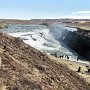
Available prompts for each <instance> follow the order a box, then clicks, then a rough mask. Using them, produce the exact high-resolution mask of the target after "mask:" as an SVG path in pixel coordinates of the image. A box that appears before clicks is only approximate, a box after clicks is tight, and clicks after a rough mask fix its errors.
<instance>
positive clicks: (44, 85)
mask: <svg viewBox="0 0 90 90" xmlns="http://www.w3.org/2000/svg"><path fill="white" fill-rule="evenodd" d="M0 63H1V64H0V90H90V83H88V82H86V81H85V80H84V79H83V78H82V77H80V75H79V74H78V73H76V72H75V71H72V70H71V69H69V68H68V67H67V66H66V65H63V64H61V63H58V62H56V61H54V60H52V59H50V58H48V57H47V56H46V55H45V54H43V53H41V52H40V51H38V50H36V49H34V48H32V47H31V46H29V45H26V44H25V43H23V41H22V40H21V39H19V38H13V37H11V36H8V35H6V34H3V33H0Z"/></svg>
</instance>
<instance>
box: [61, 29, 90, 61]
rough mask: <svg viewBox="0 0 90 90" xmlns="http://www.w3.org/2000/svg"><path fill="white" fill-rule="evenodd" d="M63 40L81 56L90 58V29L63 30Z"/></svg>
mask: <svg viewBox="0 0 90 90" xmlns="http://www.w3.org/2000/svg"><path fill="white" fill-rule="evenodd" d="M63 32H64V33H63V34H62V37H64V38H62V41H63V42H65V44H66V45H68V46H69V47H70V48H72V49H73V50H75V51H76V52H77V53H78V54H80V55H81V56H83V57H85V58H87V60H90V31H88V30H83V29H80V28H77V31H73V32H72V31H67V30H66V31H63Z"/></svg>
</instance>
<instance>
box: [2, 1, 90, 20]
mask: <svg viewBox="0 0 90 90" xmlns="http://www.w3.org/2000/svg"><path fill="white" fill-rule="evenodd" d="M66 17H67V18H90V0H0V18H13V19H38V18H66Z"/></svg>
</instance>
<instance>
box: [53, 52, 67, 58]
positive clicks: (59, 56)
mask: <svg viewBox="0 0 90 90" xmlns="http://www.w3.org/2000/svg"><path fill="white" fill-rule="evenodd" d="M51 55H53V56H55V57H58V58H60V59H69V56H68V55H57V54H56V53H54V54H51Z"/></svg>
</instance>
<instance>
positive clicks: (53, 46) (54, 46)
mask: <svg viewBox="0 0 90 90" xmlns="http://www.w3.org/2000/svg"><path fill="white" fill-rule="evenodd" d="M63 30H68V31H77V30H76V29H75V28H69V27H63V26H60V25H57V26H56V25H54V26H50V27H49V28H48V27H46V26H43V25H9V27H8V28H7V29H4V30H3V32H7V33H8V34H9V35H11V36H13V37H20V38H22V39H23V41H24V42H25V43H26V44H29V45H31V46H32V47H34V48H36V49H38V50H40V51H42V52H46V53H57V54H58V55H68V56H69V59H70V60H76V58H77V53H76V52H74V51H73V50H72V49H70V48H69V47H67V46H66V45H65V44H64V43H63V44H62V42H60V41H58V39H59V38H60V36H61V34H62V32H63Z"/></svg>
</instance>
